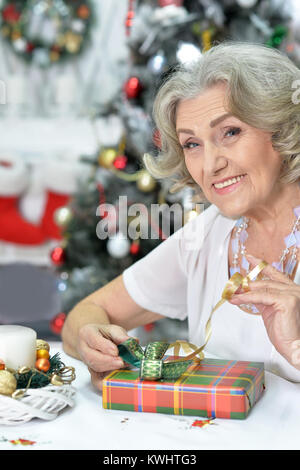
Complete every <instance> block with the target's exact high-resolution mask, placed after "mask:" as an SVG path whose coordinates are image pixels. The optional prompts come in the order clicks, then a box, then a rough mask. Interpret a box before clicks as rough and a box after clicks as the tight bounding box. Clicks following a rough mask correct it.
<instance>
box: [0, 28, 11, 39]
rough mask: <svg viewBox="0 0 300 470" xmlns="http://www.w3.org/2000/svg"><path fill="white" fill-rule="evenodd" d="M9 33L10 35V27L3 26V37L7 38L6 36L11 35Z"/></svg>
mask: <svg viewBox="0 0 300 470" xmlns="http://www.w3.org/2000/svg"><path fill="white" fill-rule="evenodd" d="M9 33H10V28H9V27H8V26H6V25H3V26H2V27H1V34H2V36H4V37H6V36H8V35H9Z"/></svg>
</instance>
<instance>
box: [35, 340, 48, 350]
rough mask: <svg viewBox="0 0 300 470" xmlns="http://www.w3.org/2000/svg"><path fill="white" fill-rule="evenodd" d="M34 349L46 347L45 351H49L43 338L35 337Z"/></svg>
mask: <svg viewBox="0 0 300 470" xmlns="http://www.w3.org/2000/svg"><path fill="white" fill-rule="evenodd" d="M36 349H46V350H47V351H50V346H49V344H48V343H47V341H45V340H43V339H37V340H36Z"/></svg>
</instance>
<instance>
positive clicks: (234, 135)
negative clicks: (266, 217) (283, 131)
mask: <svg viewBox="0 0 300 470" xmlns="http://www.w3.org/2000/svg"><path fill="white" fill-rule="evenodd" d="M225 91H226V84H224V83H220V84H218V85H216V86H214V87H212V88H209V89H208V90H206V91H205V92H204V93H202V94H200V95H198V96H197V97H196V98H193V99H187V100H182V101H180V102H179V104H178V106H177V114H176V129H177V135H178V139H179V142H180V145H181V146H182V148H183V152H184V158H185V164H186V167H187V169H188V171H189V173H190V174H191V176H192V178H193V179H194V181H195V182H196V183H197V184H198V185H199V186H200V187H201V189H202V191H203V193H204V195H205V197H206V198H207V200H208V201H209V202H211V203H212V204H215V205H216V206H217V207H218V208H219V209H220V211H221V212H222V213H223V214H224V215H226V216H228V217H233V218H234V217H239V216H240V215H244V214H247V212H248V211H250V212H251V211H252V210H253V209H254V210H255V207H256V206H260V205H262V206H264V205H265V204H268V201H270V197H272V192H273V191H274V190H276V189H275V186H276V183H277V181H278V177H279V174H280V168H281V164H282V159H281V157H280V155H279V152H278V151H275V150H274V149H273V147H272V141H271V134H270V133H269V132H265V131H262V130H260V129H257V128H255V127H252V126H250V125H248V124H245V123H244V122H242V121H240V120H239V119H238V118H236V117H235V116H233V115H230V114H229V113H228V109H227V110H226V109H225V107H224V105H225ZM243 175H244V176H243ZM238 176H242V178H241V179H240V180H239V178H238V179H237V180H236V182H234V180H233V181H230V179H232V178H234V177H238ZM228 180H229V181H228ZM225 181H226V183H225V185H224V187H221V186H222V185H220V183H221V182H225ZM215 184H216V185H217V186H215ZM227 184H228V185H227ZM273 194H274V193H273Z"/></svg>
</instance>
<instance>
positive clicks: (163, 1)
mask: <svg viewBox="0 0 300 470" xmlns="http://www.w3.org/2000/svg"><path fill="white" fill-rule="evenodd" d="M158 4H159V6H160V7H168V6H169V5H174V6H175V7H182V4H183V0H158Z"/></svg>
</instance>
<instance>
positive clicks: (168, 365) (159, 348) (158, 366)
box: [118, 338, 193, 380]
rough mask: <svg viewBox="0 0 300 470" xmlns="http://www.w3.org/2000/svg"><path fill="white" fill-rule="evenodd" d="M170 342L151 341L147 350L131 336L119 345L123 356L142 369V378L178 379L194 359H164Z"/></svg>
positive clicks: (128, 361)
mask: <svg viewBox="0 0 300 470" xmlns="http://www.w3.org/2000/svg"><path fill="white" fill-rule="evenodd" d="M170 346H172V345H170V343H167V342H166V341H154V342H153V343H149V344H148V346H147V347H146V349H145V351H144V350H143V349H142V347H141V346H140V345H139V343H138V342H137V341H136V340H135V339H134V338H129V339H128V340H126V341H124V343H122V344H119V345H118V349H119V354H120V356H121V358H122V359H123V360H124V361H125V362H127V363H128V364H131V365H133V366H135V367H138V368H139V369H140V378H141V379H145V380H159V379H163V380H166V379H178V378H179V377H180V376H181V375H182V374H183V372H184V371H185V370H186V369H187V367H188V366H189V365H190V364H191V363H192V362H193V360H192V359H187V360H184V359H181V360H172V361H170V362H165V361H163V359H162V358H163V356H164V354H165V352H166V351H167V350H168V349H170Z"/></svg>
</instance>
